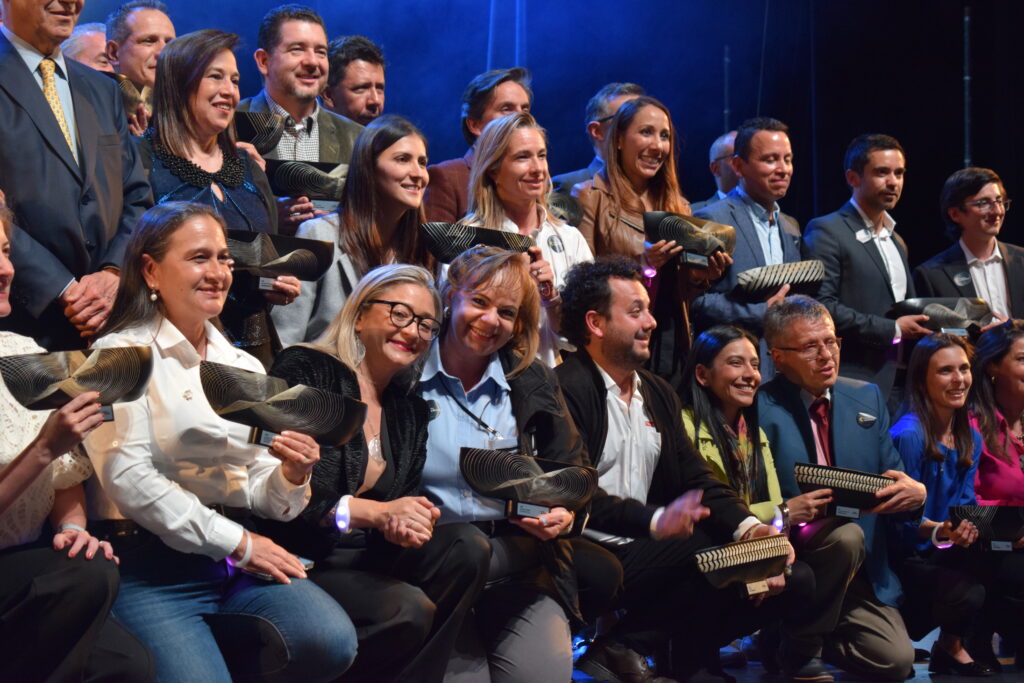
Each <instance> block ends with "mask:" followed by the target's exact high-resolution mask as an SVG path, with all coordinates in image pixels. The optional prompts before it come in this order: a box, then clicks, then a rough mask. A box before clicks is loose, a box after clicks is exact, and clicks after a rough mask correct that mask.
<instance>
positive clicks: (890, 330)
mask: <svg viewBox="0 0 1024 683" xmlns="http://www.w3.org/2000/svg"><path fill="white" fill-rule="evenodd" d="M864 229H865V226H864V220H863V219H862V218H861V216H860V213H858V212H857V208H856V207H855V206H854V205H853V204H852V203H850V202H846V203H845V204H843V205H842V207H840V208H839V210H838V211H835V212H833V213H830V214H828V215H826V216H821V217H820V218H815V219H814V220H812V221H811V222H810V223H808V224H807V228H806V230H804V244H803V247H804V256H805V257H806V258H809V259H818V260H819V261H821V262H822V263H824V264H825V281H824V282H823V283H822V284H821V289H820V290H819V291H818V296H817V298H818V300H819V301H821V303H823V304H825V307H826V308H828V312H829V313H831V314H832V319H833V320H834V321H835V324H836V334H837V335H839V336H840V337H843V339H844V341H845V342H846V343H845V345H844V346H843V363H842V365H841V366H840V372H842V374H843V376H845V377H852V378H854V379H861V380H864V381H866V382H872V383H874V384H877V385H878V386H879V388H880V389H881V390H882V393H883V394H885V395H886V396H888V395H889V392H890V391H891V390H892V385H893V381H894V380H895V378H896V354H895V353H894V352H893V349H892V340H893V335H894V334H895V332H896V322H895V321H894V320H893V319H891V318H886V317H885V313H886V311H888V310H889V308H891V307H892V305H893V304H894V303H896V297H895V295H894V294H893V291H892V284H891V283H890V281H889V272H888V271H887V270H886V268H885V262H884V261H883V260H882V254H881V252H880V251H879V250H878V245H877V244H876V243H875V241H874V240H868V241H866V242H861V241H860V240H858V239H857V233H858V232H859V231H861V230H864ZM893 242H894V243H895V244H896V251H898V252H899V255H900V267H902V268H903V273H904V276H905V277H906V279H907V293H906V297H905V298H907V299H911V298H913V297H914V296H915V294H914V283H913V280H912V279H911V276H910V267H909V266H908V265H907V245H906V244H905V243H904V242H903V238H901V237H900V236H899V235H897V234H895V233H893Z"/></svg>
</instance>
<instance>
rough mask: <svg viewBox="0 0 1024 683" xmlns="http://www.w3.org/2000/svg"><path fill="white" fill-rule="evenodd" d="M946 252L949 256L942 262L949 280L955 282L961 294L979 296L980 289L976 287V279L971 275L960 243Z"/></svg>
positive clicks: (943, 269)
mask: <svg viewBox="0 0 1024 683" xmlns="http://www.w3.org/2000/svg"><path fill="white" fill-rule="evenodd" d="M954 250H955V251H954ZM946 253H947V254H948V255H949V258H948V259H947V260H946V262H945V263H943V264H942V271H943V272H944V273H945V274H946V277H948V278H949V281H950V282H952V283H953V286H954V287H956V290H957V291H958V292H959V293H960V296H966V297H971V298H974V297H976V296H978V290H976V289H975V288H974V279H973V278H972V277H971V271H970V269H969V268H968V267H967V258H966V257H965V256H964V251H963V249H962V248H961V247H960V243H959V242H957V243H956V244H954V245H953V247H952V248H951V249H948V250H947V251H946ZM961 283H963V284H961Z"/></svg>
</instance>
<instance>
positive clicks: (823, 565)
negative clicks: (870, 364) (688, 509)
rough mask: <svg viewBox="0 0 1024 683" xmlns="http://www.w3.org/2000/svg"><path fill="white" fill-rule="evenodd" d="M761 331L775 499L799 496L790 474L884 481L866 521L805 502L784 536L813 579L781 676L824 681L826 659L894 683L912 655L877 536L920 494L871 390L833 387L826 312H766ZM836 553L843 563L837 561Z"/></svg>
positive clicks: (835, 357)
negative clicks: (812, 596)
mask: <svg viewBox="0 0 1024 683" xmlns="http://www.w3.org/2000/svg"><path fill="white" fill-rule="evenodd" d="M764 328H765V338H766V340H767V342H768V346H769V348H770V350H771V356H772V359H773V360H774V361H775V367H776V369H777V371H778V374H776V375H775V378H774V379H772V380H771V381H769V382H766V383H765V384H764V385H762V387H761V390H760V391H759V392H758V394H757V406H758V418H759V421H760V423H761V428H762V429H763V430H764V432H765V434H766V435H767V436H768V441H769V443H770V444H771V449H772V454H773V455H774V457H775V468H776V470H777V472H778V477H779V484H780V486H781V488H782V495H783V498H784V499H786V500H790V499H792V498H795V497H797V496H799V495H800V494H801V491H800V488H799V487H798V486H797V483H796V479H795V477H794V475H793V466H794V465H795V464H796V463H815V464H819V465H826V466H834V467H842V468H846V469H853V470H860V471H862V472H869V473H872V474H883V475H885V476H887V477H891V478H893V479H894V482H893V483H892V484H891V485H890V486H887V487H886V488H884V489H882V490H881V491H879V492H878V493H877V494H876V495H877V496H878V499H879V504H878V505H877V506H875V507H874V508H872V509H870V510H860V511H856V510H846V509H836V512H837V513H845V516H838V515H836V516H829V512H830V510H831V509H830V508H829V507H828V502H829V500H830V499H829V498H815V499H814V502H813V504H812V505H813V507H814V509H813V510H812V511H811V515H810V519H811V521H810V522H806V523H801V524H799V525H797V526H796V528H794V530H793V532H792V534H791V541H792V543H793V546H794V547H795V548H796V550H797V556H798V557H799V558H800V559H801V560H803V561H805V562H807V563H808V564H809V565H811V567H812V568H813V569H814V575H815V580H816V582H817V587H816V594H817V596H818V603H819V604H817V605H815V610H814V611H815V613H816V614H818V615H819V616H818V618H817V619H816V620H814V621H813V622H811V623H809V624H807V625H806V626H805V627H804V628H803V629H801V630H800V631H799V632H795V633H791V634H788V636H789V637H787V639H786V641H785V643H784V647H783V651H782V653H781V663H782V666H783V670H784V671H785V672H786V673H787V674H788V675H789V676H790V677H791V679H793V680H814V681H827V680H831V678H832V677H831V676H830V675H829V674H828V673H827V671H825V670H824V669H823V667H822V666H821V661H822V659H824V660H825V661H828V662H830V663H832V664H834V665H836V666H839V667H841V668H843V669H845V670H847V671H850V672H852V673H854V674H856V675H858V676H867V677H871V678H881V679H884V680H894V681H902V680H904V679H905V678H906V677H907V676H908V675H909V674H910V672H911V670H912V667H913V663H914V648H913V646H912V645H911V642H910V638H909V637H908V635H907V630H906V626H905V625H904V624H903V620H902V618H901V617H900V613H899V611H898V610H897V608H896V605H897V604H898V602H899V600H900V597H901V589H900V583H899V579H897V578H896V575H895V574H894V573H893V571H892V569H891V568H890V567H889V563H888V559H887V552H886V529H885V528H884V524H886V523H892V522H896V521H903V520H904V519H906V518H907V517H908V516H912V514H913V513H914V512H915V511H919V510H920V508H921V506H922V505H923V504H924V501H925V487H924V485H923V484H921V483H919V482H917V481H914V480H913V479H911V478H910V477H909V476H907V474H906V473H904V471H903V463H902V461H901V459H900V456H899V454H898V453H897V452H896V450H895V448H893V445H892V439H891V438H890V437H889V412H888V410H887V409H886V405H885V398H884V397H883V396H882V393H881V392H880V391H879V389H878V387H877V386H875V385H874V384H869V383H867V382H861V381H859V380H853V379H847V378H843V377H840V376H839V358H840V349H841V347H842V339H841V338H839V337H837V336H836V329H835V324H834V323H833V322H832V316H831V315H829V312H828V309H826V308H825V306H823V305H822V304H821V303H820V302H818V301H815V300H814V299H812V298H810V297H806V296H791V297H787V298H785V299H784V300H782V301H781V302H778V303H776V304H774V305H772V306H770V307H769V308H768V312H767V314H766V315H765V319H764ZM801 512H802V513H806V512H807V511H806V510H804V511H801ZM789 514H790V515H795V514H796V511H795V510H793V511H790V512H789ZM918 514H919V512H918ZM785 515H786V513H784V516H785ZM882 515H885V517H882ZM806 518H807V515H806V514H801V515H800V517H799V519H801V520H803V519H806ZM851 519H853V520H855V522H856V524H855V525H854V524H853V523H851V521H850V520H851ZM861 544H862V545H861ZM839 547H842V548H843V550H844V552H845V555H846V556H848V557H849V558H850V559H849V561H846V562H837V561H835V555H834V554H832V553H834V552H836V551H837V548H839ZM861 559H862V560H863V562H861Z"/></svg>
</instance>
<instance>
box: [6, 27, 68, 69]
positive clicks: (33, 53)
mask: <svg viewBox="0 0 1024 683" xmlns="http://www.w3.org/2000/svg"><path fill="white" fill-rule="evenodd" d="M0 31H3V34H4V36H5V37H6V38H7V40H9V41H11V45H13V46H14V50H15V51H16V52H17V53H18V54H19V55H20V56H21V60H22V61H23V62H25V66H27V67H28V70H29V72H31V73H33V74H34V73H35V72H36V71H37V70H38V69H39V63H40V62H41V61H43V59H44V58H45V57H49V58H50V59H52V60H53V61H55V62H56V63H57V75H58V76H60V77H61V78H64V79H67V77H68V76H67V74H68V69H67V65H66V64H65V63H64V53H63V52H61V49H60V47H59V46H58V47H56V48H54V50H53V52H51V53H50V54H49V55H44V54H43V53H42V52H40V51H39V50H37V49H36V48H35V47H34V46H33V45H30V44H29V43H28V42H27V41H25V40H22V39H21V38H19V37H18V36H17V35H15V34H14V33H12V32H11V30H10V29H9V28H7V26H4V25H0Z"/></svg>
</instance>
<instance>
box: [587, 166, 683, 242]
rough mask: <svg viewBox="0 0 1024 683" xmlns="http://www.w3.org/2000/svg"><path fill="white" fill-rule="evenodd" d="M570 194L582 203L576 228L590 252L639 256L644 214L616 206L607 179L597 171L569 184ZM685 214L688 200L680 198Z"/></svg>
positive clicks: (642, 239) (642, 236) (642, 237)
mask: <svg viewBox="0 0 1024 683" xmlns="http://www.w3.org/2000/svg"><path fill="white" fill-rule="evenodd" d="M572 196H574V197H576V198H577V199H579V201H580V205H581V206H582V207H583V220H582V221H580V225H579V231H580V232H581V233H583V237H584V238H585V239H586V240H587V244H589V245H590V250H591V251H592V252H593V253H594V256H604V255H606V254H622V255H623V256H630V257H632V258H636V259H639V258H640V256H641V255H642V254H643V253H644V218H643V215H642V214H639V213H635V212H633V211H628V210H626V209H622V208H619V206H618V205H617V203H616V202H615V198H614V197H613V196H612V191H611V187H609V185H608V181H607V180H605V179H604V176H602V175H601V174H600V173H597V174H595V175H594V177H593V178H592V179H590V180H588V181H586V182H583V183H579V184H577V185H575V186H573V188H572ZM683 203H684V204H685V206H686V212H685V213H686V214H687V215H689V214H690V202H688V201H686V199H683Z"/></svg>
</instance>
